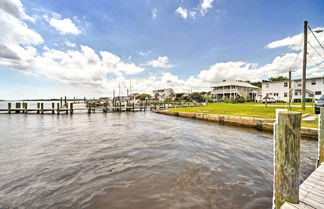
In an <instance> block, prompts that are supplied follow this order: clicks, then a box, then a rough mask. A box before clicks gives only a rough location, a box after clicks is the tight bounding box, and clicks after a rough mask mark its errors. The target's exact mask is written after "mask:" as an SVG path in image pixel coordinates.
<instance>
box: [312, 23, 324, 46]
mask: <svg viewBox="0 0 324 209" xmlns="http://www.w3.org/2000/svg"><path fill="white" fill-rule="evenodd" d="M308 28H309V30H310V31H311V32H312V34H313V36H314V37H315V39H316V41H317V42H318V44H319V45H320V46H321V47H322V49H323V50H324V47H323V46H322V44H321V42H319V40H318V39H317V37H316V36H315V34H314V32H313V31H312V29H311V27H310V26H308Z"/></svg>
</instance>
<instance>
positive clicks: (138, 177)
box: [0, 112, 317, 208]
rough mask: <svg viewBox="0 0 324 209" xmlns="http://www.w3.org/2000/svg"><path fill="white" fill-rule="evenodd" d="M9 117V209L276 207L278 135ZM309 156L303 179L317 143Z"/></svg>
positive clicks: (166, 121)
mask: <svg viewBox="0 0 324 209" xmlns="http://www.w3.org/2000/svg"><path fill="white" fill-rule="evenodd" d="M0 117H1V120H0V132H1V133H2V134H1V137H0V196H1V197H2V198H1V202H0V208H14V207H25V208H271V205H272V204H271V202H272V177H273V176H272V174H273V159H272V158H273V143H272V140H273V139H272V135H271V134H268V133H262V132H259V131H256V130H254V129H242V128H238V127H230V126H222V125H218V124H215V123H211V122H206V121H197V120H191V119H184V118H177V117H170V116H165V115H160V114H154V113H151V112H145V113H144V112H137V113H131V112H128V113H121V114H119V113H108V114H91V115H88V114H74V115H36V114H35V115H34V114H32V115H24V114H20V115H19V114H18V115H15V114H11V115H7V114H6V115H1V116H0ZM301 152H302V164H301V169H302V172H301V174H302V175H301V176H302V179H303V178H306V177H307V176H308V175H309V174H310V172H311V171H312V170H313V169H314V164H315V161H316V157H317V156H316V154H317V143H316V141H308V140H302V143H301Z"/></svg>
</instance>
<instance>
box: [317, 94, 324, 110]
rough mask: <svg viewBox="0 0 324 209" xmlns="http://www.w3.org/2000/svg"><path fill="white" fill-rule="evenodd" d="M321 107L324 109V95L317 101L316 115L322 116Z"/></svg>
mask: <svg viewBox="0 0 324 209" xmlns="http://www.w3.org/2000/svg"><path fill="white" fill-rule="evenodd" d="M321 107H324V95H322V96H321V97H320V98H319V99H317V100H316V101H315V114H320V108H321Z"/></svg>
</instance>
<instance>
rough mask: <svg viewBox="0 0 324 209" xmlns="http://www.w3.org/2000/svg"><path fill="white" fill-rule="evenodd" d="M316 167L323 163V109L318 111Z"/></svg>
mask: <svg viewBox="0 0 324 209" xmlns="http://www.w3.org/2000/svg"><path fill="white" fill-rule="evenodd" d="M318 117H319V120H318V123H319V125H318V164H317V165H318V166H319V165H320V164H321V163H323V162H324V107H321V109H320V115H319V116H318Z"/></svg>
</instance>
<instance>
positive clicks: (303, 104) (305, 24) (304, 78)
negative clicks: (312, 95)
mask: <svg viewBox="0 0 324 209" xmlns="http://www.w3.org/2000/svg"><path fill="white" fill-rule="evenodd" d="M307 24H308V23H307V21H305V22H304V57H303V81H302V101H301V102H302V110H305V95H306V67H307Z"/></svg>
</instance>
